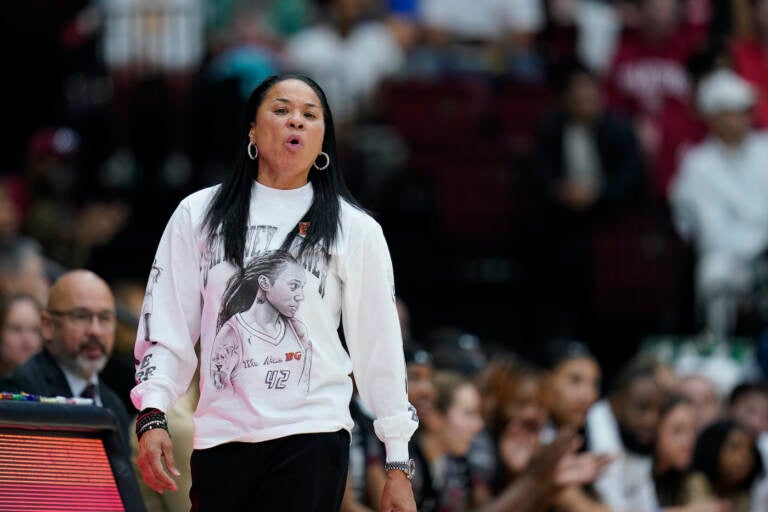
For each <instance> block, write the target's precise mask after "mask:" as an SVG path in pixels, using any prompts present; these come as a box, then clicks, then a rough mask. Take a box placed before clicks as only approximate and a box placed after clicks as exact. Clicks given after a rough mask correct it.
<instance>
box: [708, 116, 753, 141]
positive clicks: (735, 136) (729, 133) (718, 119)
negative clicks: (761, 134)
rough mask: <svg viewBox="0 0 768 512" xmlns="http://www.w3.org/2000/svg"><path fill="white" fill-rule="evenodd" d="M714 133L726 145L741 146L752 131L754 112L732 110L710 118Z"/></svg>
mask: <svg viewBox="0 0 768 512" xmlns="http://www.w3.org/2000/svg"><path fill="white" fill-rule="evenodd" d="M709 124H710V127H711V128H712V131H713V132H714V133H715V135H717V137H718V138H719V139H721V140H722V141H723V142H724V143H725V144H739V143H741V141H742V140H744V137H746V136H747V135H748V134H749V132H750V130H751V129H752V110H751V109H749V110H730V111H723V112H718V113H716V114H713V115H712V116H710V118H709Z"/></svg>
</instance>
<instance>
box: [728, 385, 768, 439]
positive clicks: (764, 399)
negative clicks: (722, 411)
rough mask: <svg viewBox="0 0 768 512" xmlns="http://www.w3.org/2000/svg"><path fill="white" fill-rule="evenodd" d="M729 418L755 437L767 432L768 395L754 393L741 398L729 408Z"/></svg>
mask: <svg viewBox="0 0 768 512" xmlns="http://www.w3.org/2000/svg"><path fill="white" fill-rule="evenodd" d="M731 416H733V418H734V419H735V420H736V421H738V422H739V423H741V424H742V425H744V426H745V427H748V428H749V429H750V430H752V432H753V433H754V434H755V435H757V434H759V433H761V432H766V431H768V394H766V393H761V392H759V391H754V392H750V393H747V394H745V395H743V396H741V397H740V398H739V399H738V400H737V401H736V403H735V404H733V406H732V407H731Z"/></svg>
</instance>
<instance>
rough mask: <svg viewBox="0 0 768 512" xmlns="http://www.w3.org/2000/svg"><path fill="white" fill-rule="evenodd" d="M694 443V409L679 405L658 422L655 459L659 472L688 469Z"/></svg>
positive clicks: (683, 404) (684, 404) (686, 405)
mask: <svg viewBox="0 0 768 512" xmlns="http://www.w3.org/2000/svg"><path fill="white" fill-rule="evenodd" d="M695 443H696V409H694V407H693V406H692V405H689V404H686V403H681V404H679V405H677V406H675V407H674V408H672V410H670V411H669V412H668V413H667V414H666V415H664V416H663V417H662V418H661V421H660V422H659V431H658V438H657V440H656V458H657V460H658V463H659V464H658V465H659V467H660V468H661V470H662V471H664V470H667V469H677V470H679V471H685V470H686V469H688V466H689V465H690V463H691V457H692V456H693V447H694V444H695Z"/></svg>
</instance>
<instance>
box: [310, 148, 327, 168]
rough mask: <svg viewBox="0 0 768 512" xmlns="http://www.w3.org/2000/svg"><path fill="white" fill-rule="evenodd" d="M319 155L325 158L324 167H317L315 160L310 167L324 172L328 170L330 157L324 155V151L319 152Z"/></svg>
mask: <svg viewBox="0 0 768 512" xmlns="http://www.w3.org/2000/svg"><path fill="white" fill-rule="evenodd" d="M320 155H323V156H324V157H325V165H322V166H320V165H317V160H315V163H313V164H312V167H314V168H315V169H317V170H318V171H324V170H326V169H327V168H328V166H329V165H331V157H329V156H328V153H326V152H325V151H321V152H320ZM320 155H318V156H320Z"/></svg>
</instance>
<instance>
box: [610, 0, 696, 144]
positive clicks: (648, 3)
mask: <svg viewBox="0 0 768 512" xmlns="http://www.w3.org/2000/svg"><path fill="white" fill-rule="evenodd" d="M638 1H639V2H640V5H639V19H638V25H637V28H635V29H627V30H626V31H625V32H624V33H623V34H622V36H621V40H620V42H619V45H618V48H617V49H616V54H615V55H614V58H613V64H612V65H611V68H610V71H609V73H608V75H607V78H606V83H605V86H606V93H607V96H608V101H609V103H610V104H611V105H612V106H613V107H614V108H616V109H617V110H619V111H622V112H624V113H625V114H628V115H631V116H635V117H636V126H635V130H636V131H637V134H638V138H639V139H640V141H641V143H642V145H643V147H644V148H645V150H646V152H647V153H648V154H654V153H655V151H656V148H657V146H658V143H659V132H658V128H657V127H656V125H655V124H654V122H653V117H654V116H655V115H657V114H658V113H659V112H660V111H661V109H662V107H663V105H664V102H665V100H667V99H669V98H674V99H679V100H681V101H685V102H687V101H689V100H690V94H691V91H690V83H689V80H688V75H687V73H686V70H685V62H686V61H687V60H688V58H689V57H690V56H691V55H692V54H693V53H694V52H695V51H696V49H697V48H698V46H699V43H700V42H701V40H702V38H703V35H704V32H703V30H701V28H697V27H692V26H688V25H687V24H684V23H683V22H682V12H681V9H680V7H679V4H678V2H677V0H638Z"/></svg>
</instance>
